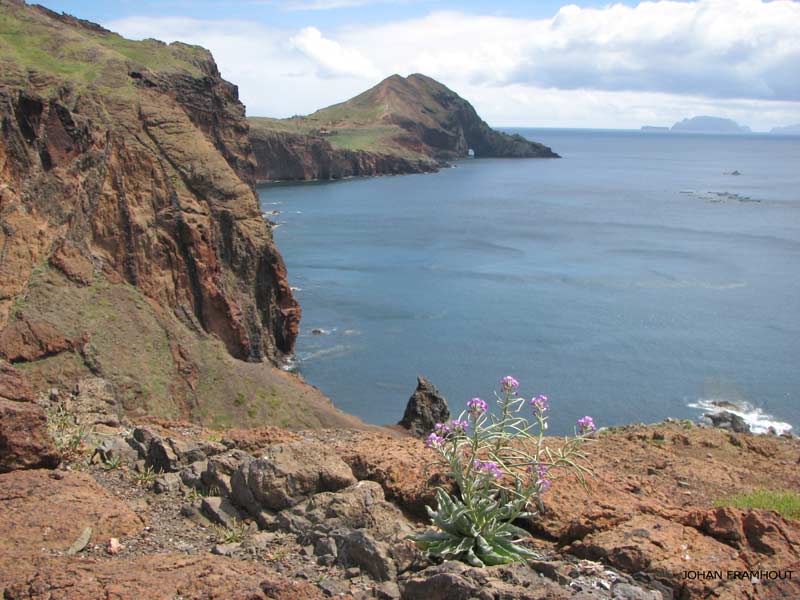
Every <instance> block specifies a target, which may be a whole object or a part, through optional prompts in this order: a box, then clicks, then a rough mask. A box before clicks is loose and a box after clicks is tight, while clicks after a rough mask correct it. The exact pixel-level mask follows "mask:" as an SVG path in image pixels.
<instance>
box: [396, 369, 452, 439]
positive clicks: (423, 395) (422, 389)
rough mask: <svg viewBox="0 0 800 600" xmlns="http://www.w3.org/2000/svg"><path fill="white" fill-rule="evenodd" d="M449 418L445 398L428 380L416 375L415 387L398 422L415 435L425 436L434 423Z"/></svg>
mask: <svg viewBox="0 0 800 600" xmlns="http://www.w3.org/2000/svg"><path fill="white" fill-rule="evenodd" d="M448 419H450V409H449V408H448V406H447V400H445V398H444V396H442V395H441V394H440V393H439V390H437V389H436V386H434V385H433V384H432V383H431V382H430V381H428V380H427V379H425V378H424V377H422V376H419V377H417V389H416V390H414V393H413V394H411V397H410V398H409V399H408V404H407V405H406V411H405V413H404V414H403V418H402V419H401V420H400V423H398V424H399V425H400V426H401V427H404V428H405V429H407V430H408V432H409V433H410V434H411V435H413V436H416V437H420V438H421V437H425V436H427V435H428V434H429V433H431V432H432V431H433V426H434V425H436V423H444V422H445V421H447V420H448Z"/></svg>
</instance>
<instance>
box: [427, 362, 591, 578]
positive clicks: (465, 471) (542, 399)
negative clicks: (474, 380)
mask: <svg viewBox="0 0 800 600" xmlns="http://www.w3.org/2000/svg"><path fill="white" fill-rule="evenodd" d="M518 389H519V382H518V381H517V380H516V379H514V378H513V377H511V376H510V375H509V376H507V377H504V378H503V379H501V380H500V393H495V396H496V397H497V403H498V410H497V411H489V407H488V405H487V403H486V402H485V401H484V400H482V399H481V398H472V399H471V400H470V401H469V402H467V406H466V410H465V411H464V412H462V413H461V414H460V415H459V416H458V418H457V419H454V420H452V421H449V422H448V423H437V424H436V426H435V427H434V431H433V433H431V434H430V435H429V436H428V439H427V441H426V442H425V445H426V446H428V447H429V448H432V449H433V450H434V451H435V452H436V454H437V455H438V456H439V460H440V463H441V464H443V465H445V466H446V467H447V468H448V472H449V475H450V477H452V479H453V481H454V482H455V484H456V488H457V490H458V491H457V493H456V494H451V493H449V492H448V491H445V490H444V489H442V488H439V489H438V490H437V493H436V505H437V506H436V509H435V510H434V509H432V508H429V509H428V512H429V513H430V515H431V518H432V522H433V523H434V525H435V528H434V529H431V530H429V531H427V532H425V533H422V534H419V535H415V536H412V539H413V540H414V541H415V542H416V543H417V545H418V546H419V547H420V548H421V549H422V550H425V551H427V552H428V553H429V554H431V555H434V556H438V557H441V558H444V559H447V558H457V559H460V560H464V561H465V562H468V563H469V564H471V565H474V566H485V565H487V564H488V565H493V564H502V563H506V562H512V561H515V560H524V559H525V558H530V557H531V556H533V555H532V553H531V552H530V550H528V549H527V548H525V547H524V546H521V545H519V540H520V539H522V538H525V537H527V536H528V533H527V532H526V531H524V530H522V529H520V528H519V527H517V526H515V525H514V521H516V520H517V519H518V518H520V517H523V516H528V517H531V516H535V514H536V513H535V512H531V511H533V510H535V507H536V505H537V502H535V500H536V499H537V498H539V497H540V496H541V495H542V494H544V493H545V492H547V491H548V490H549V489H550V487H551V486H552V485H553V481H554V480H556V479H557V478H558V475H559V474H560V473H561V472H562V471H569V472H572V473H574V474H575V475H576V476H577V477H578V479H579V480H580V481H583V476H584V474H586V473H589V472H590V468H589V466H588V460H587V458H586V456H585V455H584V454H583V452H582V451H581V445H582V444H583V442H584V441H585V440H586V439H587V436H588V434H589V433H591V432H593V431H595V430H596V427H595V424H594V421H593V420H592V418H591V417H583V418H582V419H580V420H579V421H578V423H577V426H576V430H575V433H576V437H574V438H571V439H570V438H565V439H564V442H563V444H562V445H561V446H560V447H555V446H556V443H555V442H553V443H547V444H545V443H544V434H545V431H546V429H547V421H548V418H549V416H548V415H549V410H550V403H549V400H548V398H547V396H542V395H539V396H534V397H533V398H531V399H530V400H529V401H527V403H526V400H525V399H524V398H521V397H519V396H518V395H517V390H518ZM526 404H527V405H528V406H529V407H530V408H527V407H526ZM531 409H533V410H531ZM554 473H555V475H554Z"/></svg>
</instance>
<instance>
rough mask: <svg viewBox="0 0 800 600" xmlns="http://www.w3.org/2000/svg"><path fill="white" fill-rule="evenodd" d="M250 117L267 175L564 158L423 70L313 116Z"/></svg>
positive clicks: (332, 175)
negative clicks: (490, 121)
mask: <svg viewBox="0 0 800 600" xmlns="http://www.w3.org/2000/svg"><path fill="white" fill-rule="evenodd" d="M248 121H249V122H250V141H251V143H252V146H253V151H254V153H255V156H256V160H257V162H258V167H257V170H256V179H257V180H259V181H275V180H309V179H341V178H343V177H352V176H363V175H386V174H391V175H396V174H401V173H421V172H430V171H436V170H437V169H439V168H440V167H442V166H445V165H446V164H447V163H446V161H449V160H453V159H458V158H466V157H468V156H474V157H475V158H558V154H556V153H555V152H553V151H552V150H551V149H550V148H548V147H547V146H544V145H542V144H538V143H536V142H531V141H529V140H526V139H525V138H524V137H522V136H520V135H509V134H506V133H502V132H499V131H496V130H494V129H492V128H491V127H489V125H487V124H486V122H485V121H483V120H482V119H481V118H480V117H479V116H478V113H477V112H476V111H475V109H474V108H473V107H472V105H471V104H470V103H469V102H467V101H466V100H465V99H463V98H462V97H461V96H459V95H458V94H456V93H455V92H454V91H452V90H451V89H449V88H447V87H446V86H444V85H443V84H441V83H439V82H438V81H436V80H435V79H432V78H430V77H427V76H425V75H422V74H419V73H416V74H413V75H409V76H408V77H401V76H400V75H392V76H391V77H388V78H386V79H384V80H383V81H381V82H380V83H379V84H378V85H376V86H374V87H372V88H370V89H369V90H367V91H365V92H363V93H361V94H359V95H358V96H356V97H354V98H351V99H350V100H347V101H346V102H342V103H340V104H334V105H333V106H329V107H327V108H323V109H320V110H318V111H316V112H315V113H312V114H310V115H307V116H295V117H291V118H288V119H272V118H265V117H250V118H248Z"/></svg>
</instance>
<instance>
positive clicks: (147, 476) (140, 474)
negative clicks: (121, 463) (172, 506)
mask: <svg viewBox="0 0 800 600" xmlns="http://www.w3.org/2000/svg"><path fill="white" fill-rule="evenodd" d="M156 477H158V473H156V472H155V471H154V470H153V467H147V468H146V469H145V470H144V471H136V472H135V473H134V474H133V475H132V477H131V478H132V479H133V482H134V483H135V484H136V485H151V484H152V483H153V482H154V481H155V480H156Z"/></svg>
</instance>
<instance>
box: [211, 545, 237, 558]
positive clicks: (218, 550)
mask: <svg viewBox="0 0 800 600" xmlns="http://www.w3.org/2000/svg"><path fill="white" fill-rule="evenodd" d="M241 547H242V545H241V544H240V543H239V542H232V543H230V544H217V545H216V546H214V547H213V548H212V549H211V553H212V554H218V555H220V556H230V555H232V554H234V553H235V552H237V551H238V550H239V548H241Z"/></svg>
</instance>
